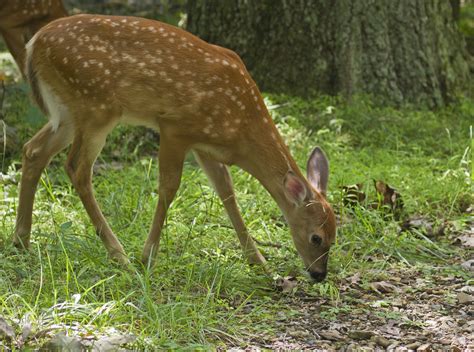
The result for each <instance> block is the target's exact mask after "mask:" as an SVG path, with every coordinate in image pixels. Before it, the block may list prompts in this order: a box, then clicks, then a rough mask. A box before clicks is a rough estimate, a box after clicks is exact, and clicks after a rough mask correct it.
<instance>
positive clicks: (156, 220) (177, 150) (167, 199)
mask: <svg viewBox="0 0 474 352" xmlns="http://www.w3.org/2000/svg"><path fill="white" fill-rule="evenodd" d="M186 150H187V144H186V143H184V142H182V141H179V140H176V139H172V138H169V137H167V136H166V134H165V133H163V131H162V133H161V138H160V151H159V154H158V159H159V168H160V182H159V187H158V205H157V206H156V210H155V215H154V217H153V223H152V225H151V229H150V233H149V234H148V238H147V239H146V242H145V246H144V248H143V254H142V263H143V264H144V265H145V266H148V267H152V266H153V265H154V263H155V260H156V256H157V253H158V250H159V245H160V236H161V231H162V229H163V225H164V222H165V219H166V213H167V211H168V208H169V206H170V204H171V202H172V201H173V199H174V197H175V195H176V192H177V191H178V188H179V185H180V183H181V174H182V171H183V163H184V158H185V156H186Z"/></svg>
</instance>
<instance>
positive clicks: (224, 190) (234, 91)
mask: <svg viewBox="0 0 474 352" xmlns="http://www.w3.org/2000/svg"><path fill="white" fill-rule="evenodd" d="M26 75H27V79H28V81H29V83H30V85H31V87H32V91H33V97H34V98H35V100H36V102H37V103H38V105H39V106H40V108H41V109H42V110H43V111H44V112H45V113H46V114H47V115H48V116H49V122H48V123H47V124H46V125H45V126H44V127H43V128H42V129H41V130H40V131H39V132H38V133H37V134H36V135H35V136H34V137H33V138H32V139H31V140H30V141H29V142H28V143H26V144H25V146H24V151H23V171H22V178H21V188H20V199H19V206H18V214H17V222H16V228H15V234H14V243H15V244H16V245H17V246H19V247H28V244H29V238H30V232H31V218H32V208H33V200H34V194H35V189H36V186H37V183H38V180H39V178H40V175H41V172H42V170H43V169H44V168H45V167H46V166H47V165H48V163H49V161H50V160H51V158H52V157H53V156H54V155H55V154H56V153H58V152H59V151H61V150H62V149H64V148H66V147H67V146H68V145H69V144H72V145H71V148H70V151H69V154H68V158H67V162H66V171H67V174H68V175H69V177H70V179H71V182H72V183H73V185H74V187H75V189H76V191H77V193H78V194H79V197H80V199H81V201H82V203H83V205H84V208H85V209H86V211H87V213H88V215H89V217H90V219H91V221H92V223H93V225H94V227H95V229H96V232H97V234H98V235H99V236H100V238H101V240H102V241H103V243H104V245H105V247H106V249H107V251H108V254H109V255H110V256H111V257H112V258H114V259H115V260H117V261H119V262H123V263H126V262H128V259H127V256H126V255H125V252H124V250H123V248H122V245H121V244H120V242H119V240H118V239H117V237H116V236H115V234H114V233H113V232H112V230H111V229H110V227H109V225H108V224H107V222H106V220H105V218H104V216H103V215H102V212H101V210H100V208H99V205H98V204H97V201H96V199H95V197H94V194H93V188H92V171H91V170H92V166H93V164H94V162H95V160H96V158H97V155H98V154H99V153H100V151H101V149H102V147H103V146H104V143H105V139H106V136H107V134H108V133H109V132H110V131H111V130H112V129H113V128H114V127H115V126H116V125H117V124H118V123H122V122H123V123H129V124H138V125H144V126H148V127H151V128H153V129H156V130H159V131H160V141H161V142H160V148H159V170H160V172H159V191H158V194H159V199H158V205H157V208H156V212H155V215H154V218H153V222H152V225H151V229H150V232H149V235H148V238H147V240H146V242H145V246H144V250H143V255H142V261H143V262H144V263H145V264H146V263H148V264H149V265H151V264H152V263H153V262H154V260H155V259H154V258H155V257H156V253H157V252H158V246H159V241H160V234H161V230H162V228H163V224H164V221H165V217H166V212H167V209H168V207H169V206H170V203H171V202H172V200H173V198H174V196H175V194H176V191H177V190H178V187H179V184H180V180H181V173H182V168H183V162H184V158H185V155H186V153H187V152H188V151H192V152H193V153H194V155H195V157H196V159H197V160H198V162H199V164H200V166H201V167H202V168H203V170H204V171H205V173H206V174H207V176H208V178H209V179H210V181H211V182H212V184H213V186H214V188H215V189H216V191H217V194H218V195H219V197H220V199H221V200H222V202H223V203H224V207H225V209H226V211H227V213H228V215H229V218H230V220H231V222H232V225H233V227H234V228H235V230H236V232H237V235H238V238H239V240H240V244H241V246H242V248H243V250H244V253H245V255H246V256H247V258H248V260H249V262H250V263H256V264H264V263H265V259H264V257H263V256H262V255H261V253H260V252H259V250H258V248H257V247H256V245H255V242H254V241H253V240H252V238H251V236H250V235H249V233H248V231H247V229H246V227H245V225H244V222H243V220H242V217H241V215H240V212H239V209H238V206H237V202H236V199H235V196H234V190H233V186H232V180H231V176H230V174H229V171H228V169H227V166H226V165H230V164H235V165H238V166H239V167H241V168H242V169H244V170H246V171H247V172H249V173H250V174H252V175H253V176H254V177H256V178H257V179H258V180H259V181H260V183H261V184H262V185H263V186H264V187H265V188H266V189H267V190H268V192H269V193H270V194H271V196H272V197H273V198H274V200H275V201H276V202H277V204H278V205H279V207H280V208H281V210H282V212H283V214H284V216H285V218H286V219H287V222H288V224H289V227H290V230H291V234H292V237H293V240H294V244H295V246H296V249H297V251H298V253H299V254H300V256H301V257H302V259H303V262H304V265H305V269H306V270H308V271H309V273H310V274H311V276H312V277H313V278H314V279H315V280H317V281H321V280H323V279H324V278H325V276H326V272H327V259H328V252H329V248H330V246H331V244H332V243H333V242H334V240H335V233H336V225H335V217H334V213H333V211H332V209H331V206H330V205H329V203H328V202H327V200H326V188H327V184H328V173H329V165H328V161H327V159H326V157H325V155H324V153H323V152H322V150H321V149H319V148H315V149H314V150H313V151H312V153H311V155H310V157H309V160H308V164H307V176H308V180H306V179H305V177H304V176H303V175H302V174H301V171H300V170H299V168H298V166H297V165H296V163H295V161H294V159H293V158H292V156H291V154H290V152H289V150H288V148H287V146H286V145H285V143H284V142H283V140H282V138H281V136H280V134H279V133H278V130H277V128H276V127H275V125H274V123H273V121H272V119H271V117H270V115H269V113H268V111H267V109H266V107H265V104H264V101H263V99H262V96H261V94H260V92H259V90H258V88H257V86H256V84H255V82H254V81H253V80H252V78H251V77H250V75H249V73H248V72H247V70H246V68H245V66H244V64H243V62H242V60H241V59H240V58H239V56H238V55H237V54H236V53H234V52H233V51H231V50H228V49H225V48H222V47H219V46H216V45H211V44H209V43H206V42H205V41H203V40H201V39H199V38H197V37H196V36H194V35H192V34H190V33H188V32H186V31H184V30H182V29H179V28H176V27H173V26H170V25H167V24H164V23H161V22H157V21H153V20H148V19H142V18H135V17H114V16H99V15H77V16H72V17H67V18H64V19H59V20H56V21H54V22H51V23H50V24H48V25H46V26H45V27H43V28H42V29H41V30H40V31H39V32H38V33H37V34H36V35H35V36H34V37H33V38H32V39H31V41H30V42H29V43H28V45H27V60H26Z"/></svg>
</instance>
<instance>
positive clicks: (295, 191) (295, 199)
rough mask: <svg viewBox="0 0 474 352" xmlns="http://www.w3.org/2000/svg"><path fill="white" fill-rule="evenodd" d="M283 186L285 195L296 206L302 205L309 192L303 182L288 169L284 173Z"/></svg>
mask: <svg viewBox="0 0 474 352" xmlns="http://www.w3.org/2000/svg"><path fill="white" fill-rule="evenodd" d="M283 186H284V189H285V195H286V197H287V198H288V200H289V201H291V202H292V203H294V204H295V205H296V206H301V205H303V203H304V201H305V200H306V198H308V195H310V194H311V193H310V191H309V190H308V188H307V187H306V185H305V184H304V182H303V181H302V180H301V179H300V178H299V177H298V176H296V175H295V174H294V173H293V172H292V171H288V173H287V174H286V176H285V180H284V181H283Z"/></svg>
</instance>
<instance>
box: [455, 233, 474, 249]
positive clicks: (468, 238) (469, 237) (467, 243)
mask: <svg viewBox="0 0 474 352" xmlns="http://www.w3.org/2000/svg"><path fill="white" fill-rule="evenodd" d="M456 241H458V242H459V243H460V244H461V245H462V246H464V247H469V248H472V247H474V235H473V234H471V233H468V234H465V235H462V236H459V237H458V238H457V239H456Z"/></svg>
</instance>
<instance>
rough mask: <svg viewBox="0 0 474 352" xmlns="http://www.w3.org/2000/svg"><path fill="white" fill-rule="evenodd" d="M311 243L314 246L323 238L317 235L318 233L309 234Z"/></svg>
mask: <svg viewBox="0 0 474 352" xmlns="http://www.w3.org/2000/svg"><path fill="white" fill-rule="evenodd" d="M310 240H311V244H314V245H315V246H320V245H321V243H323V239H322V238H321V237H320V236H318V235H311V238H310Z"/></svg>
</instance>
